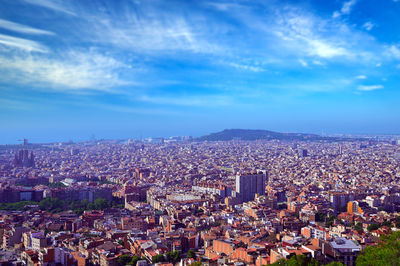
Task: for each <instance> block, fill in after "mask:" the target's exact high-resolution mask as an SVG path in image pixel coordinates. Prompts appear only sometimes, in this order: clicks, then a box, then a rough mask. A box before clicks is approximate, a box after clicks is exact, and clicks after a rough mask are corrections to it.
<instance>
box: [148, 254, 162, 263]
mask: <svg viewBox="0 0 400 266" xmlns="http://www.w3.org/2000/svg"><path fill="white" fill-rule="evenodd" d="M164 261H165V259H164V255H162V254H159V255H155V256H154V257H153V258H152V260H151V262H152V263H158V262H164Z"/></svg>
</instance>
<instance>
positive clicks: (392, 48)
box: [388, 45, 400, 59]
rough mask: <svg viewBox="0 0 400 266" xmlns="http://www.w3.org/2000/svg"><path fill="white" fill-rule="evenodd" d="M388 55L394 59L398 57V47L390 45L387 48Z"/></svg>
mask: <svg viewBox="0 0 400 266" xmlns="http://www.w3.org/2000/svg"><path fill="white" fill-rule="evenodd" d="M388 52H389V55H390V56H392V57H394V58H395V59H400V49H399V48H398V47H397V46H396V45H391V46H389V48H388Z"/></svg>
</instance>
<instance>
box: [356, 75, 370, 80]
mask: <svg viewBox="0 0 400 266" xmlns="http://www.w3.org/2000/svg"><path fill="white" fill-rule="evenodd" d="M366 78H367V76H365V75H359V76H357V77H356V79H366Z"/></svg>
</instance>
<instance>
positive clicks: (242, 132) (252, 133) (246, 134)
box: [195, 129, 345, 141]
mask: <svg viewBox="0 0 400 266" xmlns="http://www.w3.org/2000/svg"><path fill="white" fill-rule="evenodd" d="M274 139H276V140H327V141H340V140H342V141H343V140H345V139H343V138H333V137H322V136H319V135H316V134H303V133H280V132H274V131H269V130H253V129H225V130H223V131H221V132H217V133H211V134H209V135H206V136H202V137H199V138H197V139H195V140H196V141H229V140H274Z"/></svg>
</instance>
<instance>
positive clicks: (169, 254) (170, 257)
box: [165, 251, 181, 262]
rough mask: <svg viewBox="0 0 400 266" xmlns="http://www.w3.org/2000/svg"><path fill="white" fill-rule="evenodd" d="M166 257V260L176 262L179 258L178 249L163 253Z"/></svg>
mask: <svg viewBox="0 0 400 266" xmlns="http://www.w3.org/2000/svg"><path fill="white" fill-rule="evenodd" d="M165 256H166V257H167V261H168V262H178V261H180V260H181V252H180V251H172V252H167V253H166V254H165Z"/></svg>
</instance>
